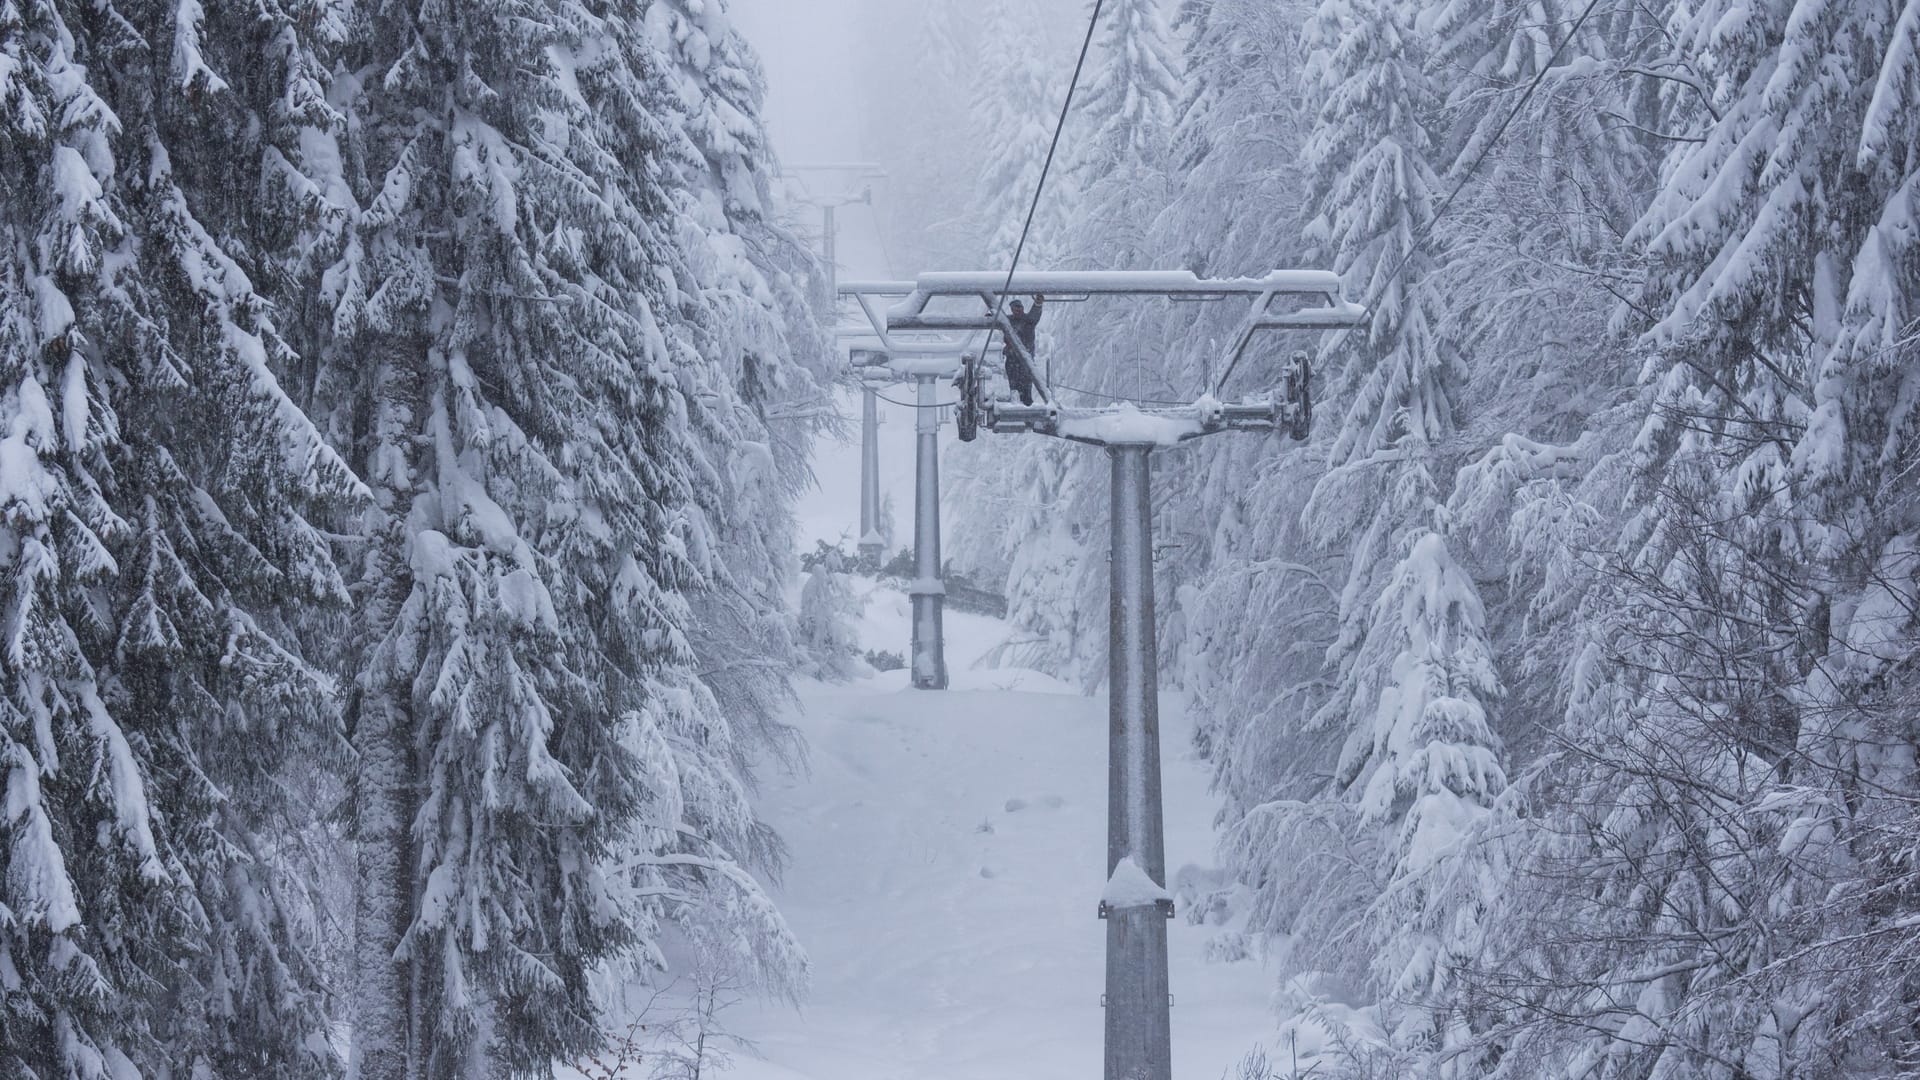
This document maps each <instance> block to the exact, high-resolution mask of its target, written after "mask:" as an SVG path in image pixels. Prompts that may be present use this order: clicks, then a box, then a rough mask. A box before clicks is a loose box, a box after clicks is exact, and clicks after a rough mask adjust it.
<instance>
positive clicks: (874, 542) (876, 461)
mask: <svg viewBox="0 0 1920 1080" xmlns="http://www.w3.org/2000/svg"><path fill="white" fill-rule="evenodd" d="M860 396H861V400H860V536H859V538H858V539H857V540H855V541H854V542H855V543H856V544H858V545H859V548H860V561H861V562H862V563H864V564H866V565H867V567H868V568H869V569H878V568H879V565H880V558H881V556H882V554H884V552H885V548H886V544H884V543H883V542H882V541H881V539H880V402H879V399H878V398H877V397H876V396H875V394H874V390H873V388H872V387H870V386H869V387H862V388H861V391H860Z"/></svg>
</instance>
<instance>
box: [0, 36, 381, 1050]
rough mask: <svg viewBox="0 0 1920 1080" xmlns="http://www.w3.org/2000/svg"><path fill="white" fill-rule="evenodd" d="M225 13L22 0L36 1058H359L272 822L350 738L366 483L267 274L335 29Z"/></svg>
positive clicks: (21, 333)
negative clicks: (302, 622) (310, 772)
mask: <svg viewBox="0 0 1920 1080" xmlns="http://www.w3.org/2000/svg"><path fill="white" fill-rule="evenodd" d="M227 14H228V13H226V12H220V13H216V14H214V15H209V14H208V13H207V12H205V11H204V10H203V9H202V8H201V6H200V5H199V4H197V3H183V4H169V5H163V4H150V3H117V4H116V3H105V4H67V3H34V4H26V5H19V4H15V3H12V2H11V0H9V2H7V3H4V4H0V237H4V250H5V252H6V254H5V255H4V256H0V432H4V434H0V440H4V441H0V463H4V464H3V467H0V477H4V491H0V520H3V522H4V523H3V524H0V553H4V554H0V566H3V567H4V570H3V571H0V609H4V612H5V614H4V616H0V632H3V633H4V642H5V646H4V647H5V650H6V655H5V660H4V662H3V663H0V683H3V685H4V687H5V694H4V697H3V698H0V760H3V761H4V772H5V777H6V779H5V790H6V797H5V800H4V813H0V850H4V851H5V852H6V855H5V858H6V862H7V869H6V872H5V876H4V878H0V881H3V882H4V884H0V971H4V972H5V975H4V977H3V978H0V1071H5V1072H8V1073H10V1074H18V1075H23V1076H42V1077H55V1076H57V1077H85V1078H89V1080H93V1078H105V1077H108V1076H112V1077H124V1076H135V1075H145V1076H157V1075H168V1074H171V1073H175V1072H178V1073H181V1074H187V1073H192V1074H194V1075H199V1076H209V1077H238V1076H257V1075H269V1074H270V1075H275V1076H325V1075H330V1074H333V1073H335V1072H337V1071H338V1064H339V1063H338V1062H337V1060H336V1059H335V1057H334V1055H333V1053H332V1050H331V1048H330V1047H329V1045H328V1043H327V1035H328V1033H327V1030H326V1018H325V1015H324V1005H325V1002H324V1000H323V997H322V987H321V986H320V979H319V975H318V970H317V962H316V959H315V955H314V952H315V942H314V940H313V930H314V927H313V926H312V925H311V924H305V923H303V921H302V910H303V901H302V898H301V897H300V895H299V891H298V889H297V888H296V887H295V886H294V885H293V884H292V883H291V882H290V881H288V880H287V879H285V878H284V877H282V876H281V871H282V870H283V869H284V866H283V864H282V862H281V860H280V857H279V854H278V851H277V850H276V849H277V846H278V845H279V843H280V841H281V837H280V836H276V835H275V833H276V832H278V831H279V830H286V829H292V828H297V827H298V824H299V823H300V821H301V820H303V818H304V816H305V815H307V814H310V813H311V808H310V807H301V806H295V805H293V801H292V798H291V793H290V792H289V790H288V789H287V788H286V787H285V786H283V785H282V784H281V780H282V779H283V777H282V776H281V774H280V770H281V769H282V768H283V767H284V765H285V764H286V763H287V762H289V761H290V760H293V759H295V758H304V759H305V760H306V761H309V762H310V761H312V760H314V759H315V758H316V757H318V758H320V759H324V757H325V755H326V754H328V753H329V752H331V751H332V750H334V749H336V748H337V746H338V729H337V712H336V705H337V698H336V696H335V687H334V684H333V681H332V680H331V679H330V678H328V677H327V676H326V675H325V674H323V673H322V672H320V671H318V670H316V669H315V667H314V666H312V665H311V664H310V663H309V662H308V661H307V660H306V659H304V658H303V656H302V651H301V648H300V643H299V636H298V635H297V634H296V633H295V632H294V629H293V627H292V623H293V622H294V621H295V620H296V617H297V616H299V615H300V614H302V613H303V610H304V609H325V608H328V607H333V608H335V609H336V610H337V607H338V605H339V604H341V603H342V602H343V601H344V600H345V598H346V597H345V590H344V587H343V584H342V582H341V579H340V576H339V575H338V573H337V572H336V571H335V569H334V564H333V562H332V557H331V554H330V552H329V550H328V544H327V542H326V540H325V539H324V538H323V536H322V535H321V533H320V532H319V531H318V530H317V529H315V528H314V527H313V526H312V525H311V524H309V516H310V515H313V514H316V513H326V512H327V509H328V507H329V505H330V504H333V505H338V504H341V503H344V502H345V501H347V500H350V499H351V498H352V497H354V495H355V493H356V485H355V483H354V481H353V479H352V477H351V474H350V473H349V472H348V470H347V469H346V468H345V467H344V465H343V463H342V462H341V461H340V460H339V459H338V458H337V457H335V456H334V455H333V453H332V452H331V451H329V450H328V449H327V447H326V445H325V443H324V441H323V439H322V437H321V435H320V433H319V432H318V431H317V430H316V429H315V428H314V427H313V425H312V424H310V423H309V422H308V421H307V419H306V418H305V416H304V415H302V414H301V412H300V411H299V410H298V409H297V408H296V407H295V406H294V404H293V403H292V401H291V400H290V399H289V398H288V396H287V395H286V394H285V393H284V392H283V391H282V389H281V386H280V382H279V377H278V373H280V372H284V371H285V370H286V369H287V368H288V367H289V366H290V364H289V362H290V360H291V355H290V353H289V351H288V348H287V345H286V344H285V343H284V341H283V340H282V337H281V331H280V328H279V327H278V325H277V324H276V320H275V317H274V315H273V314H272V307H271V304H270V303H269V300H268V298H267V297H266V296H265V295H263V292H262V289H263V288H264V287H269V286H271V284H272V283H273V282H274V280H275V278H276V275H277V274H278V273H279V265H278V263H277V260H279V259H281V258H283V257H285V256H286V255H287V254H288V253H287V250H286V249H285V247H283V246H281V245H282V241H283V240H284V238H285V237H286V235H287V233H286V221H285V220H284V219H281V218H278V217H276V213H275V209H276V208H277V209H282V210H284V209H289V208H291V209H292V210H293V212H294V213H295V214H296V215H298V214H301V213H305V212H307V211H310V210H311V209H312V207H311V205H310V204H309V203H307V202H306V201H305V200H304V198H303V194H302V193H303V192H304V191H305V190H306V189H307V187H308V182H307V180H306V178H305V177H304V176H303V175H302V174H301V173H300V171H299V170H298V169H296V168H293V167H290V166H289V164H288V162H289V161H290V159H291V158H292V156H293V154H294V146H295V144H296V143H297V136H298V129H299V127H300V126H301V125H303V124H324V123H326V122H327V115H326V113H327V110H326V108H325V106H324V103H323V102H322V101H321V98H320V93H319V90H320V87H319V83H318V81H317V79H318V73H319V72H321V71H322V70H324V67H325V62H324V60H323V59H322V56H321V53H322V52H323V51H324V48H325V46H326V45H327V44H328V41H327V34H328V33H330V31H331V29H332V26H331V24H329V23H328V22H327V20H326V19H324V18H320V19H317V20H316V19H315V18H313V15H314V14H315V13H314V12H313V11H311V10H308V9H307V7H306V6H305V5H301V4H279V3H272V2H269V3H263V4H260V5H256V6H255V7H254V8H253V9H251V10H250V11H249V12H248V13H247V14H246V15H245V16H244V17H241V16H239V13H237V12H236V13H233V14H234V15H235V17H234V18H231V19H229V18H227V17H226V16H227ZM321 14H324V12H323V13H321ZM263 196H264V199H263V198H262V197H263ZM263 202H264V203H266V204H268V205H267V206H262V205H261V204H262V203H263Z"/></svg>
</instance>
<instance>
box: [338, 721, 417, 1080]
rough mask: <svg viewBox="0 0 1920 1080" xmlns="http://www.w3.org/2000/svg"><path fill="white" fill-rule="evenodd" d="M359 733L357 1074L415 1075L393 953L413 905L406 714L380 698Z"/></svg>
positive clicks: (400, 1079)
mask: <svg viewBox="0 0 1920 1080" xmlns="http://www.w3.org/2000/svg"><path fill="white" fill-rule="evenodd" d="M358 719H359V723H358V725H357V727H356V730H355V732H354V749H355V750H356V751H358V752H359V755H360V783H359V796H360V805H359V807H358V812H359V820H360V827H359V844H358V847H359V854H358V866H357V871H358V876H359V886H360V887H359V897H358V899H357V900H356V902H355V904H354V924H355V938H356V941H355V945H356V952H355V956H354V999H353V1031H354V1046H355V1050H356V1054H357V1057H358V1059H359V1063H360V1067H359V1073H358V1075H359V1077H360V1080H412V1078H413V1077H414V1076H415V1075H416V1074H417V1071H416V1070H415V1068H414V1067H413V1066H414V1062H413V1049H414V1047H413V1039H412V1035H413V1030H412V1028H413V1015H414V1010H413V1003H412V1001H411V1000H410V999H411V998H412V996H413V995H412V993H411V985H410V983H411V978H410V976H409V974H408V972H407V970H406V967H408V966H410V965H403V964H402V963H401V961H400V960H398V959H397V958H396V957H395V955H394V954H395V953H396V952H397V951H398V949H399V947H400V940H401V938H402V936H403V935H404V934H405V933H406V928H407V923H408V921H409V919H410V916H411V911H412V895H411V889H410V887H409V882H410V878H411V875H410V863H411V859H410V853H409V845H408V842H407V819H408V816H409V815H408V806H407V799H406V792H407V789H408V783H407V781H408V772H409V767H408V764H409V763H408V749H407V731H406V712H405V711H404V710H401V709H397V708H394V707H393V705H392V703H391V702H388V701H384V700H378V701H374V702H370V703H369V704H368V705H366V706H365V707H363V708H362V710H361V712H360V716H359V718H358Z"/></svg>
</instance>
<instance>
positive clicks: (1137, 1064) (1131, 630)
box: [1106, 445, 1173, 1080]
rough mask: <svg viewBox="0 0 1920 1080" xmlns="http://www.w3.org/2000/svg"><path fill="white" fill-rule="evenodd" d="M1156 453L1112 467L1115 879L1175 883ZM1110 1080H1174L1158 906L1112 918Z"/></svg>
mask: <svg viewBox="0 0 1920 1080" xmlns="http://www.w3.org/2000/svg"><path fill="white" fill-rule="evenodd" d="M1152 452H1153V448H1152V447H1151V446H1144V445H1132V446H1127V445H1122V446H1109V447H1108V448H1107V453H1108V455H1109V456H1111V457H1112V459H1113V510H1112V530H1113V541H1112V543H1113V546H1112V558H1111V562H1112V567H1111V574H1112V590H1113V591H1112V598H1111V607H1110V613H1109V622H1108V627H1109V633H1110V641H1109V644H1108V679H1109V685H1108V694H1109V699H1108V711H1107V715H1108V723H1109V727H1110V743H1109V747H1110V749H1109V751H1108V753H1109V756H1108V759H1107V872H1108V874H1109V875H1111V874H1112V873H1113V869H1114V867H1115V866H1116V865H1118V864H1119V862H1120V860H1121V859H1123V858H1132V859H1133V861H1134V862H1135V863H1136V864H1137V865H1138V866H1139V867H1140V868H1141V869H1142V870H1145V871H1146V873H1147V876H1148V877H1150V878H1152V879H1153V880H1154V882H1155V884H1158V885H1160V886H1162V887H1164V886H1165V885H1166V883H1167V855H1166V848H1165V845H1164V839H1163V834H1162V827H1161V820H1160V679H1159V655H1158V649H1157V644H1156V642H1155V640H1154V634H1155V630H1154V619H1153V507H1152V499H1151V492H1152V480H1151V473H1150V472H1149V465H1150V455H1151V454H1152ZM1106 1002H1107V1037H1106V1051H1107V1052H1106V1080H1171V1077H1172V1075H1173V1065H1172V1041H1173V1040H1172V1034H1171V1030H1170V1028H1171V1018H1170V1016H1169V1015H1168V1006H1169V1004H1170V999H1169V998H1168V985H1167V917H1166V913H1165V910H1164V909H1163V908H1162V907H1160V906H1146V905H1141V906H1132V907H1123V908H1116V909H1113V910H1112V911H1110V912H1109V913H1108V914H1107V998H1106Z"/></svg>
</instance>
